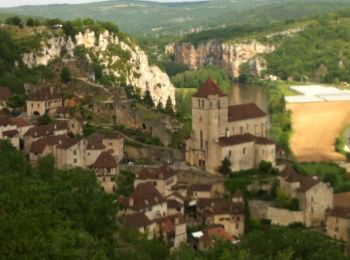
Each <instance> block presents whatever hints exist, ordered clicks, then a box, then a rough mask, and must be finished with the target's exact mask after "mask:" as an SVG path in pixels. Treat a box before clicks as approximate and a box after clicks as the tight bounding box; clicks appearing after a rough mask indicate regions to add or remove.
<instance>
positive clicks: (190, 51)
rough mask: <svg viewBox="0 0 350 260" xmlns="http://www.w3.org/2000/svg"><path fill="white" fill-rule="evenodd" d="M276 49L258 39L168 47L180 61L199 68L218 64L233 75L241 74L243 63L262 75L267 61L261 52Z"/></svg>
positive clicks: (182, 44)
mask: <svg viewBox="0 0 350 260" xmlns="http://www.w3.org/2000/svg"><path fill="white" fill-rule="evenodd" d="M274 50H275V47H274V46H272V45H265V44H262V43H260V42H257V41H256V40H252V41H250V42H244V43H219V42H217V41H208V42H205V43H201V44H199V45H198V46H197V47H196V46H194V45H192V44H191V43H179V44H176V45H175V46H173V45H169V46H167V48H166V51H167V52H168V54H173V55H174V56H175V60H176V62H178V63H181V64H184V65H187V66H189V67H190V68H191V69H198V68H200V67H202V66H204V65H206V64H213V65H217V66H219V67H221V68H223V69H224V70H226V71H227V72H229V73H230V74H231V75H232V76H234V77H238V76H239V73H240V71H239V68H240V65H241V64H243V63H247V62H248V63H249V64H250V66H251V69H252V72H253V73H255V74H256V75H260V73H261V71H262V70H264V69H265V61H264V59H263V58H262V57H259V56H258V55H259V54H263V53H270V52H273V51H274Z"/></svg>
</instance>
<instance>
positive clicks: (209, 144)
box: [186, 79, 276, 173]
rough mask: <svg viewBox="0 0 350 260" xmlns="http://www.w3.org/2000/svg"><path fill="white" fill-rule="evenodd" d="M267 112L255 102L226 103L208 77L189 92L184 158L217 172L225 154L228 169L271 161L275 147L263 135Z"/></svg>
mask: <svg viewBox="0 0 350 260" xmlns="http://www.w3.org/2000/svg"><path fill="white" fill-rule="evenodd" d="M269 126H270V122H269V115H268V114H266V113H265V112H263V111H262V110H261V109H260V108H258V107H257V106H256V105H255V104H253V103H249V104H239V105H233V106H229V105H228V97H227V95H225V94H224V93H223V92H222V91H221V90H220V88H219V87H218V86H217V85H216V84H215V83H214V82H213V81H212V80H211V79H208V80H207V81H206V82H205V83H204V84H203V85H202V86H201V87H200V88H199V89H198V91H197V92H196V93H195V94H194V95H193V96H192V133H191V138H190V139H188V140H187V141H186V162H187V163H188V164H190V165H192V166H197V167H201V168H202V169H204V170H206V171H208V172H210V173H217V169H218V167H219V166H220V165H221V162H222V160H224V159H225V158H228V159H229V160H230V161H231V163H232V170H233V171H239V170H244V169H250V168H254V167H257V166H258V165H259V162H260V161H262V160H264V161H270V162H272V163H273V164H275V160H276V147H275V144H274V143H273V142H272V141H271V140H269V139H268V138H267V135H268V134H267V133H268V129H269Z"/></svg>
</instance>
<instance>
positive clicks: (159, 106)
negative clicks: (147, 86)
mask: <svg viewBox="0 0 350 260" xmlns="http://www.w3.org/2000/svg"><path fill="white" fill-rule="evenodd" d="M157 110H158V111H162V110H163V103H162V101H159V102H158V105H157Z"/></svg>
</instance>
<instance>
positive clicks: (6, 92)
mask: <svg viewBox="0 0 350 260" xmlns="http://www.w3.org/2000/svg"><path fill="white" fill-rule="evenodd" d="M11 95H12V93H11V91H10V89H8V88H5V87H0V101H5V100H6V99H8V98H9V97H10V96H11Z"/></svg>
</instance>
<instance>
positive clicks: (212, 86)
mask: <svg viewBox="0 0 350 260" xmlns="http://www.w3.org/2000/svg"><path fill="white" fill-rule="evenodd" d="M214 95H218V96H219V97H224V96H225V94H224V93H223V92H222V91H221V89H220V88H219V86H218V85H216V83H215V82H214V81H213V80H212V79H211V78H208V79H207V80H206V81H205V82H204V83H203V85H202V86H200V87H199V88H198V90H197V92H196V93H195V94H193V97H199V98H207V97H208V96H214Z"/></svg>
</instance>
